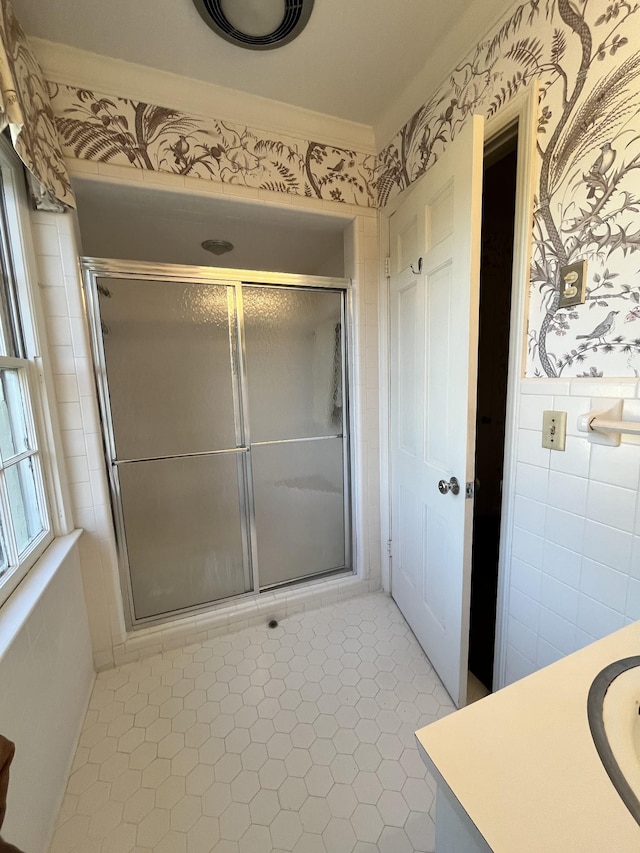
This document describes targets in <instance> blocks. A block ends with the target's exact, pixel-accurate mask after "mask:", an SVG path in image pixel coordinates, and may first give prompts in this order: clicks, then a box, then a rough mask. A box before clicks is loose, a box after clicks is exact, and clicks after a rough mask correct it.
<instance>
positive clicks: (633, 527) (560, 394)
mask: <svg viewBox="0 0 640 853" xmlns="http://www.w3.org/2000/svg"><path fill="white" fill-rule="evenodd" d="M591 397H611V398H620V397H622V398H623V399H624V400H625V404H624V405H625V411H626V413H627V417H629V418H634V417H635V416H636V413H637V411H638V408H637V407H638V406H640V395H639V393H638V383H637V381H636V380H635V379H630V380H628V381H627V380H624V379H623V380H620V379H615V380H605V379H601V380H598V381H593V382H592V381H590V380H580V379H575V380H572V381H571V382H570V383H568V382H565V381H564V380H557V379H534V380H527V379H525V380H522V381H521V384H520V394H519V399H518V405H519V415H518V424H519V428H518V430H517V441H516V458H515V466H516V470H515V489H514V494H513V495H511V496H510V498H509V499H508V506H509V512H508V514H507V520H506V524H507V525H510V527H509V529H508V530H507V531H506V534H507V535H506V540H507V542H508V545H507V549H506V554H505V559H504V560H503V566H504V568H505V583H506V586H507V589H506V598H507V600H508V605H507V607H506V613H505V615H504V618H505V620H506V622H505V633H506V643H505V649H506V653H505V660H504V670H503V679H504V680H503V683H505V684H508V683H510V682H511V681H513V680H515V679H516V678H521V677H522V676H523V675H527V674H529V673H530V672H533V671H535V670H536V669H538V668H540V667H541V666H546V665H547V664H549V663H551V662H552V661H554V660H557V659H558V657H560V656H562V655H564V654H568V653H570V652H572V651H575V650H577V649H579V648H582V647H583V646H585V645H587V644H588V643H590V642H593V641H594V640H597V639H600V638H601V637H603V636H604V635H605V634H608V633H610V632H611V631H615V630H617V629H618V628H620V627H622V626H623V625H624V624H625V623H626V622H627V621H628V620H629V619H638V618H639V617H640V611H639V607H638V600H639V597H638V590H637V589H636V587H635V586H632V584H635V583H637V580H636V578H637V577H640V569H639V568H637V567H638V566H640V544H638V543H640V539H639V538H638V532H640V530H639V528H638V527H637V523H638V521H637V520H638V514H639V513H640V507H639V506H638V484H639V482H640V446H638V444H637V443H636V442H635V439H634V438H633V437H625V436H623V438H622V443H621V445H620V446H619V447H605V446H601V445H595V444H591V443H590V442H589V441H588V440H587V436H586V435H585V434H584V433H580V432H578V430H577V419H578V416H579V415H581V414H583V413H584V412H588V411H589V410H590V408H591ZM546 409H554V410H557V411H565V412H567V441H566V450H565V451H564V452H562V451H549V450H544V449H543V448H542V447H541V427H542V413H543V411H544V410H546ZM623 416H624V415H623ZM541 505H544V506H545V507H546V514H545V518H544V524H542V521H541V517H540V515H541V514H540V511H539V510H540V506H541ZM634 554H635V555H636V559H635V562H634ZM634 567H635V568H634ZM525 632H528V633H526V634H525ZM532 633H533V634H535V636H536V637H537V643H536V644H535V648H534V643H533V639H532V636H531V634H532Z"/></svg>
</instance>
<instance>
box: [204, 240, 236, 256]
mask: <svg viewBox="0 0 640 853" xmlns="http://www.w3.org/2000/svg"><path fill="white" fill-rule="evenodd" d="M200 245H201V246H202V248H203V249H205V250H206V251H207V252H211V253H212V254H214V255H226V254H227V252H230V251H231V250H232V249H233V243H230V242H229V241H228V240H203V242H202V243H200Z"/></svg>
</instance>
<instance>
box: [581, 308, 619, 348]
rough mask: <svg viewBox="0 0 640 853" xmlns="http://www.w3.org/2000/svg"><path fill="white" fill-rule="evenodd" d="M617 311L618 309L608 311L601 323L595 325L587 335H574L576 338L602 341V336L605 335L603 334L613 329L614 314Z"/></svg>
mask: <svg viewBox="0 0 640 853" xmlns="http://www.w3.org/2000/svg"><path fill="white" fill-rule="evenodd" d="M617 313H618V311H609V313H608V314H607V316H606V317H605V318H604V320H603V321H602V323H600V324H599V325H598V326H596V327H595V329H594V330H593V331H592V332H590V333H589V334H588V335H576V340H580V339H582V340H587V341H594V340H598V341H599V342H600V343H604V341H603V338H604V337H605V335H608V334H609V332H612V331H613V327H614V322H615V316H616V314H617Z"/></svg>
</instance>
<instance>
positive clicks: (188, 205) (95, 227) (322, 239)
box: [74, 180, 345, 277]
mask: <svg viewBox="0 0 640 853" xmlns="http://www.w3.org/2000/svg"><path fill="white" fill-rule="evenodd" d="M74 190H75V192H76V196H77V200H78V215H79V219H80V231H81V235H82V251H83V254H85V255H88V256H90V257H101V258H119V259H123V260H136V261H155V262H157V263H167V264H189V265H192V264H195V265H203V266H216V267H234V268H236V269H259V270H271V271H274V272H292V273H300V274H302V275H332V276H338V277H341V276H343V275H344V228H345V220H344V219H338V218H337V217H333V216H318V215H317V214H311V213H310V214H308V215H306V216H304V215H301V214H300V212H299V211H295V212H294V211H293V210H286V209H280V210H274V209H273V208H268V209H266V208H264V207H261V206H260V205H252V204H247V203H240V202H233V201H227V200H224V199H218V198H215V197H213V196H195V195H182V194H181V193H172V192H164V191H162V190H157V189H147V188H144V187H123V186H119V185H117V184H109V183H104V182H96V181H87V180H84V181H74ZM212 238H218V239H222V240H226V241H228V242H230V243H233V246H234V248H233V251H232V252H229V253H228V254H225V255H218V256H215V255H212V254H211V252H208V251H206V250H205V249H204V248H203V247H202V243H203V242H206V241H207V240H210V239H212Z"/></svg>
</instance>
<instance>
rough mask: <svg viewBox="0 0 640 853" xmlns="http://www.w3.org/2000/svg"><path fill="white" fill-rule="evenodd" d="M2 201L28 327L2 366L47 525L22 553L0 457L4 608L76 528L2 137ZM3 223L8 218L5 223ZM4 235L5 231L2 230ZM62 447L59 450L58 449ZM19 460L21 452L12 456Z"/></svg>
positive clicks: (22, 209)
mask: <svg viewBox="0 0 640 853" xmlns="http://www.w3.org/2000/svg"><path fill="white" fill-rule="evenodd" d="M0 170H1V173H2V181H1V184H0V205H2V211H1V213H2V214H3V219H4V230H5V231H6V235H5V239H4V240H3V243H4V247H3V251H4V253H5V254H8V255H9V257H8V258H7V265H8V267H9V269H8V270H7V274H8V275H9V276H10V277H11V278H12V281H13V287H14V297H15V303H16V305H15V307H16V309H17V312H18V315H19V323H20V329H21V332H22V335H21V337H22V347H23V353H22V354H21V355H20V357H14V356H3V355H0V369H2V368H9V369H14V370H17V371H18V374H19V377H20V386H21V391H22V395H23V399H24V400H25V406H24V417H25V422H26V426H27V434H28V437H29V445H30V450H29V453H28V454H27V453H25V454H20V456H19V458H23V457H24V458H31V459H32V460H33V465H32V467H33V471H34V479H35V488H36V496H37V499H38V506H39V509H40V514H41V520H42V525H43V529H42V531H41V532H40V533H39V534H38V535H37V536H36V537H35V538H34V539H33V540H32V541H31V542H30V543H29V545H28V546H27V547H26V548H25V549H24V551H22V552H21V553H18V548H17V544H16V539H15V534H14V533H13V532H12V528H11V525H10V523H9V521H8V512H9V511H8V490H7V485H6V480H5V472H6V469H7V468H8V467H10V465H11V460H9V464H8V465H5V464H4V463H3V462H2V461H1V460H0V517H1V523H2V528H3V539H4V545H5V549H6V552H7V557H8V559H9V566H8V568H7V570H6V571H4V573H3V574H2V575H0V607H1V606H2V604H3V603H4V602H5V601H6V600H7V599H8V598H9V596H10V595H11V594H12V593H13V592H14V590H15V589H16V587H17V586H18V585H19V584H20V582H21V581H22V580H23V578H24V577H25V576H26V575H27V573H28V572H29V570H30V569H31V568H32V567H33V565H34V564H35V563H36V561H37V560H38V559H39V558H40V557H41V556H42V554H43V553H44V551H45V550H46V548H47V547H48V545H49V544H50V543H51V542H52V541H53V539H54V537H55V536H56V535H60V534H62V533H66V532H68V531H69V529H70V525H69V524H68V513H67V512H66V511H65V506H64V500H63V491H64V488H65V487H64V485H63V484H61V481H60V471H59V470H58V468H57V465H56V458H57V457H58V455H59V446H60V445H59V437H58V436H57V434H56V433H57V430H56V426H55V424H54V419H53V418H52V411H53V407H52V405H51V403H52V400H53V396H52V395H51V394H50V393H49V392H48V388H47V386H49V387H53V386H52V377H51V373H50V370H49V368H48V366H47V365H46V363H45V362H44V361H43V357H42V353H43V351H46V346H44V342H45V336H44V332H43V329H44V322H43V314H42V310H41V305H40V299H39V293H38V291H37V275H36V272H35V255H34V251H33V244H32V238H31V221H30V212H29V203H28V194H27V188H26V181H25V175H24V169H23V166H22V163H21V162H20V160H19V158H18V156H17V154H16V153H15V151H14V150H13V148H12V146H11V145H10V143H9V142H8V140H7V139H6V138H5V137H4V136H1V137H0ZM0 228H2V223H0ZM0 239H2V234H0ZM57 451H58V452H57ZM12 461H13V463H15V462H16V457H12Z"/></svg>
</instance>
